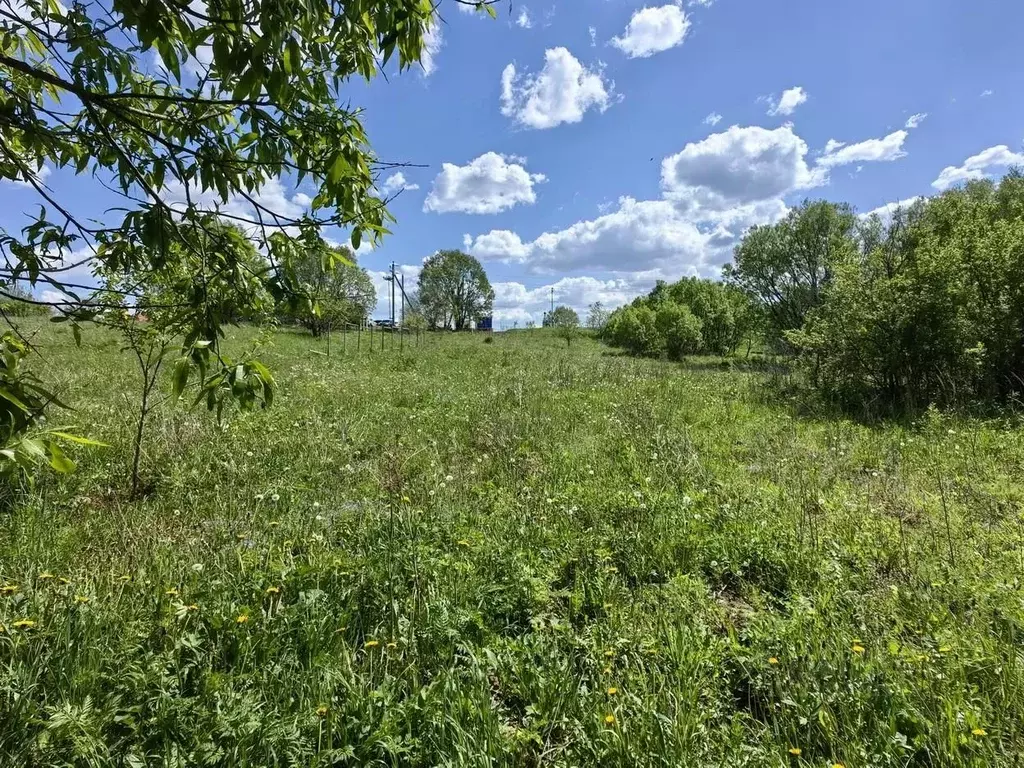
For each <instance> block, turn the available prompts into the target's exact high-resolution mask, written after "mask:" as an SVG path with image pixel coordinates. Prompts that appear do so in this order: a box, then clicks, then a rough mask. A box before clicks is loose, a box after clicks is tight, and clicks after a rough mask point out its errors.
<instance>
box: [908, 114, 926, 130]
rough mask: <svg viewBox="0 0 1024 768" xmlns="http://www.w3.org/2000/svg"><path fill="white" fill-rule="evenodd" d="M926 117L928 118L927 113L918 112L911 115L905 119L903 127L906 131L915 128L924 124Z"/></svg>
mask: <svg viewBox="0 0 1024 768" xmlns="http://www.w3.org/2000/svg"><path fill="white" fill-rule="evenodd" d="M926 117H928V113H927V112H918V113H917V114H914V115H911V116H910V117H908V118H907V123H906V125H904V126H903V127H904V128H907V129H910V128H917V126H919V125H920V124H921V123H923V122H924V119H925V118H926Z"/></svg>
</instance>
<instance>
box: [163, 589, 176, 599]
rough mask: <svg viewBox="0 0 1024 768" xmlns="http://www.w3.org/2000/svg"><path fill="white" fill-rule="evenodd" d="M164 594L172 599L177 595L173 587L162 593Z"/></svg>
mask: <svg viewBox="0 0 1024 768" xmlns="http://www.w3.org/2000/svg"><path fill="white" fill-rule="evenodd" d="M164 594H165V595H167V596H168V597H174V596H175V595H177V594H178V590H177V589H175V588H174V587H171V588H170V589H168V590H167V591H166V592H164Z"/></svg>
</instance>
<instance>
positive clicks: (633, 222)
mask: <svg viewBox="0 0 1024 768" xmlns="http://www.w3.org/2000/svg"><path fill="white" fill-rule="evenodd" d="M498 7H499V15H498V19H496V20H492V19H490V17H488V16H487V15H486V14H480V13H473V12H466V11H464V10H463V9H462V8H461V7H460V6H459V5H457V4H456V3H453V2H450V0H446V2H442V3H441V6H440V11H441V16H442V18H443V21H440V22H439V23H438V24H437V26H436V27H435V31H434V33H433V34H432V36H431V37H432V39H431V49H432V51H431V53H430V55H429V60H428V62H427V66H426V67H425V68H420V67H417V68H414V69H413V70H409V71H406V72H404V73H402V74H401V75H396V74H395V73H389V78H388V80H387V81H385V79H384V78H377V79H376V80H375V81H374V82H372V83H370V84H368V85H367V84H362V83H352V84H351V86H350V87H349V88H348V90H347V92H346V96H347V97H348V98H349V99H350V100H351V102H352V103H353V104H357V105H362V106H363V107H365V117H364V119H365V124H366V127H367V129H368V131H369V134H370V137H371V140H372V142H373V145H374V148H375V150H376V151H377V153H378V155H379V156H380V157H381V159H383V160H387V161H394V162H409V163H414V164H418V165H422V166H425V167H410V168H406V169H403V170H402V178H391V179H390V183H388V179H389V177H390V175H387V176H385V177H382V179H381V182H380V183H381V186H386V187H387V189H389V190H395V189H398V188H399V187H400V186H402V185H403V184H402V182H403V181H404V185H405V186H407V187H409V188H408V189H406V190H405V191H403V192H402V193H401V194H400V195H399V196H398V198H397V199H396V200H395V201H394V203H393V205H392V212H393V213H394V214H395V215H396V217H397V219H398V221H397V223H396V224H395V226H394V227H393V234H392V235H391V236H390V237H388V238H387V239H386V240H385V242H384V244H383V245H382V246H381V247H380V248H378V249H376V250H375V251H372V252H363V253H361V254H360V261H361V263H362V264H363V265H364V266H366V267H367V268H368V269H370V270H371V271H373V272H374V273H375V276H376V277H377V278H378V282H379V277H380V275H379V274H376V273H379V272H380V271H381V270H383V269H384V268H385V266H386V265H387V264H388V263H389V262H390V261H392V260H394V261H396V262H397V263H399V264H401V265H403V270H404V271H405V272H406V273H407V274H408V275H409V277H410V278H414V276H415V273H416V271H417V268H418V265H419V264H420V263H421V262H422V259H423V258H424V257H425V256H428V255H429V254H431V253H433V252H434V251H435V250H437V249H440V248H463V249H465V250H468V251H469V252H471V253H474V254H475V255H477V256H478V257H479V258H481V260H482V261H483V262H484V265H485V267H486V268H487V271H488V274H489V276H490V278H491V281H492V283H494V285H495V290H496V293H497V303H496V312H495V314H496V320H497V321H498V322H499V323H503V324H506V325H510V324H512V323H514V322H518V323H519V324H520V325H522V324H524V323H525V322H527V321H528V320H530V319H533V320H539V319H540V315H541V313H542V312H543V311H544V309H545V308H546V307H547V302H548V297H549V294H550V289H551V287H552V286H553V287H554V288H555V300H556V302H557V303H567V304H570V305H572V306H575V307H576V308H577V309H580V310H581V311H582V310H583V309H585V307H586V306H587V305H588V304H589V303H591V302H592V301H598V300H599V301H602V302H604V303H605V304H607V305H610V306H614V305H617V304H620V303H623V302H625V301H627V300H629V299H630V298H632V296H634V295H636V294H637V293H640V292H644V291H646V290H648V289H649V288H650V286H651V285H652V284H653V282H654V280H656V279H658V278H666V279H674V278H677V277H679V276H681V275H687V274H701V275H707V276H715V275H717V273H718V270H719V268H720V267H721V265H722V264H723V263H725V262H726V261H728V259H729V256H730V253H731V250H732V246H733V245H734V244H735V242H736V240H737V239H738V238H739V237H740V236H741V235H742V232H743V231H744V230H745V228H746V227H748V226H750V225H752V224H757V223H765V222H769V221H773V220H775V219H777V218H778V217H779V216H781V215H783V214H784V212H785V210H786V207H787V205H793V204H795V203H797V202H799V201H800V200H802V199H803V198H805V197H809V198H820V197H824V198H828V199H833V200H845V201H848V202H850V203H852V204H853V205H854V206H856V208H857V209H858V210H859V211H861V212H866V211H870V210H872V209H875V208H878V207H880V206H883V205H886V204H889V203H892V202H894V201H897V200H901V199H902V200H906V199H909V198H912V197H914V196H918V195H928V194H934V193H935V192H937V191H939V190H940V189H942V188H945V187H947V186H949V185H950V184H954V183H958V182H961V181H963V180H965V179H968V178H978V177H982V176H998V175H999V174H1000V173H1002V172H1003V171H1004V170H1005V168H1006V166H1007V164H1008V163H1015V162H1021V163H1024V154H1022V153H1024V148H1022V140H1024V100H1022V99H1021V95H1022V85H1024V79H1022V75H1024V64H1022V63H1021V59H1020V56H1019V44H1018V43H1019V30H1020V29H1021V28H1022V25H1024V4H1022V3H1015V2H1009V1H1006V2H989V3H968V2H964V1H963V0H886V1H885V2H882V1H881V0H860V2H857V3H853V2H843V3H836V2H821V0H814V1H812V0H788V2H766V1H765V0H714V1H713V2H711V3H705V2H694V3H690V4H684V5H674V4H665V5H657V4H654V5H647V6H645V5H644V4H643V3H641V2H630V1H629V0H578V1H573V2H561V3H557V4H556V3H553V2H550V0H548V1H547V2H538V1H536V0H535V1H534V2H527V3H520V2H517V3H516V4H515V5H513V6H512V7H511V9H510V8H509V6H508V5H500V6H498ZM510 65H511V67H510ZM47 183H48V184H50V185H51V186H53V187H54V188H55V189H58V190H59V191H61V192H62V193H63V194H65V195H71V196H72V197H73V198H74V199H75V202H76V203H77V204H78V205H79V206H84V207H85V208H87V209H90V210H93V211H94V212H95V213H100V212H101V211H102V209H103V207H104V206H105V205H112V204H114V203H113V202H112V201H109V200H108V198H107V197H106V196H105V195H104V193H103V192H102V191H97V190H96V188H95V185H94V184H93V183H92V182H91V181H90V180H88V179H87V178H79V179H73V178H70V177H68V176H66V175H65V174H64V172H59V173H53V174H51V175H50V176H49V177H48V178H47ZM300 191H301V190H294V189H290V188H289V187H288V186H287V184H285V185H283V186H282V187H280V188H279V189H275V190H270V191H269V193H268V194H269V195H270V196H271V197H272V198H273V197H274V196H276V197H278V198H280V199H281V200H282V201H283V203H284V204H292V205H294V204H296V203H297V202H299V203H301V197H300V198H299V200H298V201H296V198H295V194H296V192H300ZM306 191H309V190H306ZM29 196H30V191H29V190H27V189H26V188H24V187H19V186H16V185H13V184H10V183H5V184H2V185H0V224H2V225H4V226H7V227H12V226H17V224H18V222H19V215H20V214H19V211H22V210H26V209H27V208H29V207H30V205H26V203H29V204H30V203H31V201H30V200H29V199H28V198H29ZM385 309H386V303H384V302H381V305H380V306H379V307H378V312H377V315H378V316H383V314H384V310H385Z"/></svg>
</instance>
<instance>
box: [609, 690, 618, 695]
mask: <svg viewBox="0 0 1024 768" xmlns="http://www.w3.org/2000/svg"><path fill="white" fill-rule="evenodd" d="M618 692H619V689H618V688H609V689H608V695H609V696H614V695H615V694H616V693H618Z"/></svg>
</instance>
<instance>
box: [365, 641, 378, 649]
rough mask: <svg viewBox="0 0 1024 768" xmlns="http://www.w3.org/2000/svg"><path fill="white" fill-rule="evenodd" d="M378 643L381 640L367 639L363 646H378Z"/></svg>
mask: <svg viewBox="0 0 1024 768" xmlns="http://www.w3.org/2000/svg"><path fill="white" fill-rule="evenodd" d="M378 645H380V641H379V640H367V641H366V642H365V643H363V648H376V647H377V646H378Z"/></svg>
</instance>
